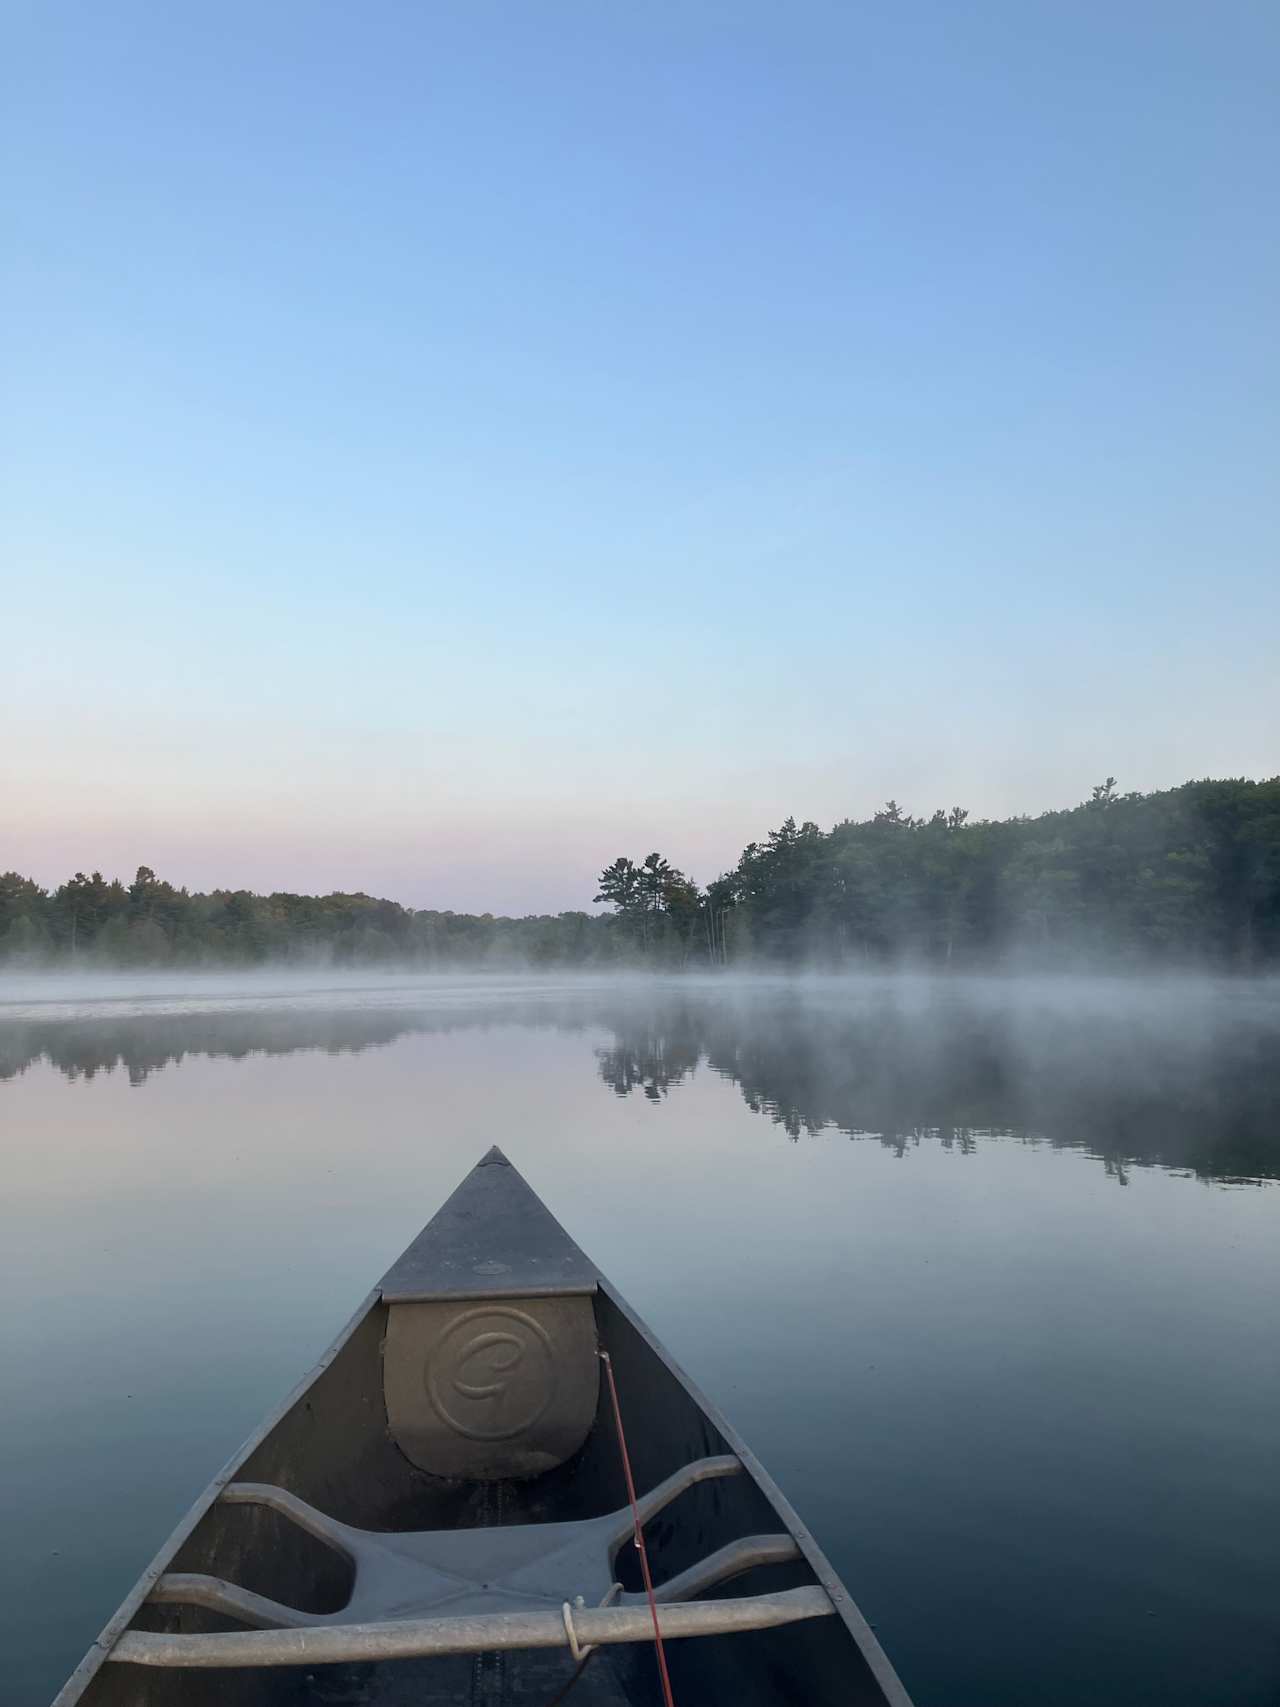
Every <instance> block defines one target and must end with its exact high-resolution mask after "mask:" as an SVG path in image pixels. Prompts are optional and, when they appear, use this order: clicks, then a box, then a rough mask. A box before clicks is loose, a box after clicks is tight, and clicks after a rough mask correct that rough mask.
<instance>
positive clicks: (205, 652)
mask: <svg viewBox="0 0 1280 1707" xmlns="http://www.w3.org/2000/svg"><path fill="white" fill-rule="evenodd" d="M0 57H2V58H3V61H4V64H5V67H6V69H5V73H4V75H5V77H6V79H7V87H6V89H5V90H4V91H3V100H2V102H0V104H2V105H3V109H4V116H3V121H2V122H3V130H4V137H3V143H4V163H3V173H4V182H3V201H4V205H3V219H4V226H5V230H6V233H7V242H6V247H7V249H8V251H9V255H8V265H7V267H6V272H5V277H4V282H3V287H2V291H0V295H2V302H0V308H2V310H3V326H4V345H5V348H4V352H3V368H4V375H5V378H4V393H5V397H4V404H3V440H2V442H0V457H2V460H3V474H2V476H0V478H2V480H3V491H2V493H0V497H2V500H3V524H2V525H3V541H2V543H3V551H4V563H5V591H4V593H3V600H2V604H0V609H2V611H3V627H4V631H5V639H4V646H3V659H4V664H3V669H0V717H2V718H3V721H4V724H5V732H4V734H3V739H2V742H0V746H2V749H3V760H2V761H0V769H2V771H3V779H2V795H3V809H2V812H0V832H2V837H0V844H2V845H0V867H4V866H16V867H18V868H19V869H25V870H29V871H32V872H33V873H34V874H35V875H37V876H39V877H40V878H41V879H42V880H44V881H55V880H58V879H60V878H61V877H63V876H64V875H66V874H67V873H68V872H69V871H70V870H71V869H73V868H75V867H77V866H83V867H86V868H87V867H89V866H91V865H96V866H101V867H102V868H103V869H105V870H107V871H108V872H114V871H116V870H120V871H123V872H125V873H126V874H128V873H130V872H131V871H132V868H133V867H134V866H135V865H136V864H138V863H139V862H140V861H146V862H147V863H149V864H152V865H154V866H156V867H157V868H158V869H159V870H161V871H162V873H164V874H165V875H169V876H171V877H172V878H173V879H174V880H175V881H178V882H186V883H189V884H192V885H195V886H207V885H210V884H213V883H215V882H220V883H230V884H243V885H247V886H252V887H255V888H272V887H286V888H316V887H320V888H330V887H342V888H357V887H358V888H364V889H367V890H371V891H373V892H376V893H388V894H392V895H395V896H397V897H399V898H401V899H404V900H406V901H409V902H413V903H416V904H420V905H440V906H454V907H458V908H481V907H486V906H487V907H491V908H493V909H494V910H502V911H510V910H516V911H522V910H525V909H533V908H538V909H540V908H543V907H553V908H554V907H560V906H571V905H584V904H588V903H589V902H590V899H591V895H592V893H593V887H592V879H593V876H594V873H595V872H596V871H597V870H598V869H599V868H600V866H601V865H602V864H604V863H605V862H606V861H607V860H610V859H612V858H613V857H614V856H615V855H616V854H618V853H621V852H627V853H631V854H633V855H635V856H636V857H640V856H642V855H643V854H644V853H645V852H647V851H648V849H649V848H650V847H658V848H660V849H661V850H662V851H663V852H664V853H665V854H666V855H667V856H668V857H669V858H671V859H672V860H673V861H675V862H676V863H677V864H679V865H681V866H683V867H685V868H686V869H687V870H689V871H690V873H691V874H692V875H694V876H695V877H697V878H699V879H700V880H706V879H707V878H710V877H712V876H714V875H715V874H716V872H717V871H718V870H720V869H721V868H723V867H725V866H727V865H730V864H732V863H733V861H734V859H735V858H736V856H737V853H738V851H739V849H740V848H741V846H742V845H743V843H744V842H745V841H747V840H749V839H751V838H753V837H756V836H760V835H762V834H763V832H765V831H766V830H767V829H768V828H770V827H771V826H772V825H774V824H776V823H777V822H779V821H780V820H781V819H782V818H783V817H784V816H785V815H786V814H787V813H790V812H794V813H795V814H796V816H797V817H813V818H816V819H818V820H819V821H820V822H822V823H824V824H825V823H828V822H830V821H832V820H833V819H836V818H840V817H845V816H850V815H853V816H861V815H865V814H867V813H868V812H870V811H871V810H872V809H873V808H874V807H875V806H876V805H877V803H878V802H880V801H881V800H882V799H884V797H885V796H887V795H890V794H892V795H894V796H896V797H897V798H898V799H899V800H900V801H902V802H903V804H904V805H906V806H908V807H910V808H912V809H914V810H929V809H932V808H933V807H934V806H937V805H944V806H950V805H952V804H955V803H959V804H963V805H967V806H969V807H970V808H971V809H972V810H973V812H974V813H975V815H985V814H991V815H995V814H1001V815H1003V814H1005V813H1008V812H1010V811H1028V812H1035V811H1039V810H1042V809H1044V808H1046V807H1049V806H1055V805H1060V804H1067V803H1070V802H1073V801H1076V800H1078V799H1080V798H1082V797H1083V796H1084V795H1086V794H1087V792H1088V790H1089V787H1090V785H1091V784H1092V783H1093V782H1095V781H1097V780H1099V779H1100V778H1101V777H1103V776H1104V775H1106V774H1108V773H1110V772H1114V773H1115V775H1116V776H1118V777H1119V779H1120V782H1121V785H1122V787H1125V788H1144V789H1145V788H1152V787H1161V786H1165V785H1168V784H1171V783H1175V782H1178V781H1181V780H1183V779H1185V778H1186V777H1188V776H1193V775H1204V774H1233V775H1239V774H1245V775H1265V774H1274V773H1275V772H1276V771H1277V770H1280V665H1278V664H1277V653H1278V652H1280V566H1278V564H1277V540H1278V539H1280V525H1278V524H1280V468H1278V467H1277V463H1278V461H1280V312H1278V309H1277V304H1280V265H1278V263H1280V221H1278V219H1277V184H1278V183H1280V102H1278V101H1277V96H1276V91H1277V87H1278V86H1280V7H1277V6H1276V5H1275V4H1274V0H1265V3H1259V4H1240V3H1238V0H1225V3H1219V4H1215V5H1209V4H1206V3H1204V0H1197V3H1196V4H1180V3H1177V0H1160V3H1153V4H1150V5H1137V4H1125V3H1123V0H1120V3H1117V0H1108V3H1107V4H1094V3H1090V0H1071V3H1061V4H1041V3H1037V0H1011V3H1009V4H994V3H990V0H976V3H973V4H965V5H958V4H955V3H954V0H947V3H946V4H938V5H918V4H911V3H895V4H892V5H890V4H875V5H870V4H867V5H864V4H856V3H852V0H842V3H840V4H833V5H830V6H826V5H808V4H789V5H783V4H772V5H768V6H762V5H755V4H751V3H749V0H734V3H732V4H725V5H713V4H698V3H696V0H693V3H690V0H682V3H681V4H670V5H667V4H652V5H644V6H638V5H637V6H624V5H602V4H600V3H599V0H590V3H584V4H581V5H574V4H558V3H556V0H547V3H545V4H537V5H523V4H512V3H509V0H508V3H504V4H501V5H496V4H486V3H484V0H466V3H461V0H459V3H458V4H452V5H448V6H444V5H430V4H426V3H420V0H415V3H413V4H403V5H400V4H379V3H377V0H373V3H371V4H369V5H352V4H350V3H348V0H344V3H343V4H330V3H321V0H306V3H296V4H292V3H289V0H273V3H272V4H270V5H261V4H254V5H244V4H239V3H234V0H220V3H219V4H216V5H208V6H194V5H171V4H161V3H159V0H154V3H151V4H147V5H140V4H136V3H130V0H113V3H110V4H100V3H98V0H93V3H91V4H89V3H86V4H78V5H69V4H63V3H59V0H50V3H47V4H42V5H16V4H15V5H10V6H8V7H7V8H5V10H4V14H3V53H2V55H0Z"/></svg>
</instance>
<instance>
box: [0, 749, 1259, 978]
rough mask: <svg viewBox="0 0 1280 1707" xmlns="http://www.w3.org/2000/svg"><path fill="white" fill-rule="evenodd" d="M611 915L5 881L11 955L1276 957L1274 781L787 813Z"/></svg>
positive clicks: (107, 960) (633, 886) (8, 960)
mask: <svg viewBox="0 0 1280 1707" xmlns="http://www.w3.org/2000/svg"><path fill="white" fill-rule="evenodd" d="M594 905H595V906H598V907H600V908H603V909H607V910H606V911H601V912H596V913H588V912H586V911H570V912H563V913H558V914H554V915H551V914H542V915H530V916H527V917H524V918H505V917H500V916H495V915H493V914H490V913H482V914H466V913H454V912H445V911H435V910H432V909H421V908H412V907H403V906H401V905H400V904H399V903H398V902H395V901H389V900H382V899H377V898H375V897H372V896H369V895H364V894H336V893H335V894H332V895H295V894H290V893H286V892H277V893H275V894H271V895H255V894H252V893H250V892H249V891H247V890H222V889H219V890H213V891H211V892H210V893H207V894H203V893H190V892H189V891H188V890H186V889H184V888H175V887H174V886H173V885H172V884H170V883H167V882H165V881H164V880H162V879H161V878H159V877H158V876H157V875H156V873H155V872H154V871H152V870H151V869H150V868H149V867H148V866H140V867H139V868H138V871H137V873H136V875H135V877H134V880H133V882H132V883H129V884H125V883H123V882H122V881H121V880H119V879H113V880H110V881H109V880H107V879H106V878H104V877H103V876H102V874H101V873H100V872H96V871H95V872H92V873H90V874H89V875H86V874H85V873H84V872H77V873H76V874H75V875H74V876H73V877H71V878H70V879H68V881H67V882H65V883H63V884H60V885H58V886H57V887H56V888H54V889H52V890H49V889H45V888H43V887H42V886H41V885H40V884H38V883H36V882H35V881H34V880H33V879H31V878H28V877H23V876H21V875H20V874H18V873H17V872H12V871H11V872H7V873H5V874H3V875H0V963H2V964H7V965H9V966H14V965H37V964H66V963H83V964H88V965H129V964H133V965H155V964H178V965H201V964H210V965H213V964H239V965H252V964H259V963H262V962H265V961H269V960H279V961H283V962H286V963H295V964H319V963H323V964H333V965H379V964H392V963H404V964H410V965H414V966H420V967H432V966H438V967H449V966H473V967H483V966H486V965H511V964H523V965H531V966H560V967H566V968H591V967H597V968H605V967H609V966H623V965H643V966H651V967H658V968H676V967H704V968H705V967H708V966H727V965H738V966H746V965H751V964H764V965H800V964H812V965H816V966H821V967H832V968H836V967H843V966H851V965H852V966H868V967H872V966H880V965H888V964H896V963H903V962H909V963H913V964H919V965H927V966H967V967H972V966H983V965H989V964H992V963H995V962H1000V961H1005V960H1010V959H1012V960H1018V961H1021V962H1023V963H1028V964H1037V965H1050V966H1053V965H1057V966H1061V965H1069V964H1072V963H1074V962H1077V961H1085V960H1087V961H1089V962H1102V963H1113V964H1126V963H1134V964H1137V963H1149V962H1153V961H1157V962H1159V961H1163V962H1165V963H1184V962H1193V961H1194V962H1197V963H1202V964H1208V965H1213V966H1218V967H1222V968H1224V969H1243V970H1249V969H1256V968H1262V967H1266V966H1269V965H1274V964H1275V963H1276V962H1277V961H1280V777H1273V778H1271V779H1269V780H1267V781H1263V782H1253V781H1249V780H1247V779H1243V778H1234V779H1227V780H1222V781H1209V780H1207V781H1200V782H1188V783H1185V784H1183V785H1182V787H1180V788H1174V789H1167V790H1163V791H1161V792H1158V793H1154V794H1140V793H1130V794H1121V793H1120V792H1118V790H1117V787H1116V782H1115V779H1114V777H1108V778H1107V779H1106V781H1105V782H1103V783H1100V784H1099V785H1098V786H1097V787H1096V788H1095V789H1094V790H1093V791H1092V795H1091V797H1090V799H1088V800H1087V801H1085V802H1083V803H1082V804H1081V805H1079V806H1075V807H1071V808H1068V809H1066V810H1063V811H1056V812H1046V813H1043V814H1041V815H1040V816H1038V817H1018V818H1010V819H1004V820H996V819H983V820H979V821H976V822H975V821H973V820H972V819H971V818H970V815H969V813H968V812H967V811H965V809H964V808H962V807H953V808H952V809H950V810H949V811H948V810H942V809H940V810H938V811H936V812H934V813H933V814H932V815H931V816H929V817H914V816H912V815H911V814H910V813H909V812H906V811H904V810H903V809H902V808H901V807H900V806H899V805H898V804H897V802H896V801H892V800H890V801H888V802H886V804H885V805H884V806H883V807H882V808H881V810H880V811H878V812H876V813H874V814H873V815H872V816H871V817H870V818H867V819H864V820H860V821H854V820H852V819H847V820H844V821H843V822H841V823H838V824H836V825H834V826H833V827H832V828H831V829H829V830H822V829H820V828H819V827H818V825H817V824H814V823H812V822H808V821H806V822H804V823H802V824H799V825H797V824H796V822H795V820H794V818H788V819H787V820H786V821H785V822H784V823H783V824H781V825H780V826H779V827H778V828H777V829H775V830H772V831H770V832H769V834H768V835H767V836H766V838H765V839H764V840H763V841H762V842H752V843H751V844H749V846H748V847H747V848H745V849H744V851H743V853H742V856H741V858H740V859H739V861H738V863H737V865H736V866H735V867H734V869H733V870H732V871H730V872H726V873H723V874H722V875H721V876H720V877H718V878H716V879H715V880H714V881H713V882H711V883H709V884H708V885H707V886H706V888H705V889H703V888H700V887H699V886H698V885H697V884H696V883H695V882H693V881H692V880H691V879H690V878H688V877H687V876H686V875H685V874H684V873H683V872H682V871H680V870H678V869H677V868H676V867H675V866H674V865H672V864H671V863H670V862H669V861H668V860H667V859H665V858H664V857H663V856H662V855H660V854H658V853H656V852H655V853H650V854H649V855H647V856H646V857H644V858H642V859H640V860H639V861H634V860H632V859H630V858H627V857H625V856H621V857H619V858H618V859H616V860H614V861H613V863H612V864H611V865H609V866H607V867H606V868H605V869H604V871H602V872H601V874H600V879H599V889H598V892H597V894H596V896H595V899H594Z"/></svg>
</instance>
